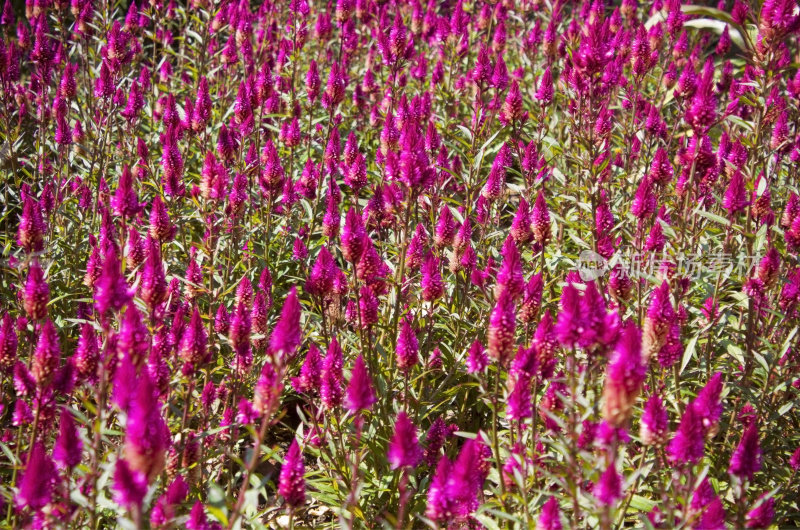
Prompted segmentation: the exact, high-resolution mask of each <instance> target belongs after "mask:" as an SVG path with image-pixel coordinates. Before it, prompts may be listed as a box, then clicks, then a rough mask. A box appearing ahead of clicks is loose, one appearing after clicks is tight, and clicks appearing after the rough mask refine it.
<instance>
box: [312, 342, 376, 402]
mask: <svg viewBox="0 0 800 530" xmlns="http://www.w3.org/2000/svg"><path fill="white" fill-rule="evenodd" d="M343 362H344V361H343V359H342V349H341V348H340V347H339V342H338V341H337V340H336V337H334V338H332V339H331V342H330V344H329V345H328V351H327V353H326V354H325V359H324V360H323V361H322V385H321V386H320V397H321V399H322V404H323V405H324V406H325V408H326V409H328V410H331V409H334V408H336V407H338V406H339V405H340V404H341V402H342V394H343V392H342V364H343ZM364 373H365V374H366V367H365V368H364ZM362 381H363V380H362ZM363 388H364V387H363V386H361V387H360V389H363ZM367 401H369V400H367ZM363 403H364V401H359V403H358V405H359V406H360V405H361V404H363Z"/></svg>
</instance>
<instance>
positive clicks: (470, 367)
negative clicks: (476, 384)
mask: <svg viewBox="0 0 800 530" xmlns="http://www.w3.org/2000/svg"><path fill="white" fill-rule="evenodd" d="M488 365H489V357H487V355H486V350H485V349H484V347H483V344H481V341H479V340H477V339H476V340H475V342H473V343H472V345H471V346H470V348H469V353H468V354H467V372H468V373H470V374H473V373H476V372H482V371H484V370H485V369H486V367H487V366H488Z"/></svg>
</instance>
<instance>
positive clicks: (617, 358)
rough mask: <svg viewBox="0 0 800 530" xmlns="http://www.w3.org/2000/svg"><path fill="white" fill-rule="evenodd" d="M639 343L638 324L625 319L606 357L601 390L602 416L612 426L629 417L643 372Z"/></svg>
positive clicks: (623, 422) (639, 388) (621, 422)
mask: <svg viewBox="0 0 800 530" xmlns="http://www.w3.org/2000/svg"><path fill="white" fill-rule="evenodd" d="M641 345H642V339H641V333H640V332H639V328H638V326H637V325H636V324H635V323H634V322H632V321H628V323H627V324H626V325H625V328H624V330H623V332H622V336H621V337H620V339H619V341H618V342H617V346H616V348H615V350H614V354H613V355H612V357H611V359H610V360H609V364H608V371H607V372H606V381H605V387H604V389H603V399H604V402H603V418H604V419H605V420H606V421H607V422H609V423H610V424H612V425H614V426H616V427H621V426H623V425H624V424H625V422H626V421H627V419H628V418H629V417H630V414H631V409H632V408H633V405H634V403H635V402H636V398H637V397H638V396H639V391H640V390H641V387H642V384H643V383H644V379H645V376H646V375H647V365H646V364H644V360H643V359H642V349H641Z"/></svg>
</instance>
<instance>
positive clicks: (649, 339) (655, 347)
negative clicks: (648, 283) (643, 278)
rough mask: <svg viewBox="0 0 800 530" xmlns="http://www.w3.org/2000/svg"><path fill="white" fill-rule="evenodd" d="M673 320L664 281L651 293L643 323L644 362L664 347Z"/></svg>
mask: <svg viewBox="0 0 800 530" xmlns="http://www.w3.org/2000/svg"><path fill="white" fill-rule="evenodd" d="M674 319H675V309H674V308H673V306H672V300H670V290H669V283H667V282H666V281H664V282H662V284H661V285H660V286H659V287H657V288H656V289H655V290H654V291H653V297H652V299H651V301H650V308H649V309H648V310H647V316H646V318H645V321H644V329H643V333H642V355H643V356H644V359H645V362H647V361H648V360H649V359H650V358H651V357H652V355H654V354H656V353H658V351H659V350H660V349H661V348H662V347H663V346H664V344H665V343H666V341H667V336H668V334H669V330H670V327H671V326H672V324H673V321H674Z"/></svg>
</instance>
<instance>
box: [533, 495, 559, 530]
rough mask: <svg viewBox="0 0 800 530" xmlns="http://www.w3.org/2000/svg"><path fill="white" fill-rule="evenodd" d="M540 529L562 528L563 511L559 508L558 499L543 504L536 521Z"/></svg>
mask: <svg viewBox="0 0 800 530" xmlns="http://www.w3.org/2000/svg"><path fill="white" fill-rule="evenodd" d="M536 528H537V529H538V530H561V512H560V510H559V508H558V499H556V498H555V497H550V499H549V500H548V501H547V502H546V503H544V506H542V513H541V515H539V519H538V520H537V522H536Z"/></svg>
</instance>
